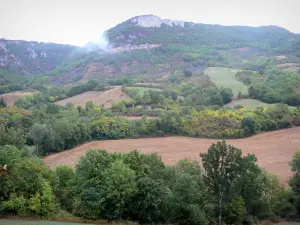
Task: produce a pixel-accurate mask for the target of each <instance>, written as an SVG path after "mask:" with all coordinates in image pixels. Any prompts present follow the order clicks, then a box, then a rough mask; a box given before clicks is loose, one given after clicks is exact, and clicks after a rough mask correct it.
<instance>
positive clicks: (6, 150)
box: [0, 145, 21, 170]
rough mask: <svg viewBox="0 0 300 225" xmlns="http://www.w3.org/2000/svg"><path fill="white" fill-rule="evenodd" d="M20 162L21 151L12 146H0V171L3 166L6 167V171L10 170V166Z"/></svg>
mask: <svg viewBox="0 0 300 225" xmlns="http://www.w3.org/2000/svg"><path fill="white" fill-rule="evenodd" d="M20 160H21V151H20V150H19V149H17V148H16V147H15V146H13V145H4V146H0V170H1V169H2V168H3V166H4V165H7V169H11V168H12V166H13V165H14V164H15V163H16V162H18V161H20Z"/></svg>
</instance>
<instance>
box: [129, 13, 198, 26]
mask: <svg viewBox="0 0 300 225" xmlns="http://www.w3.org/2000/svg"><path fill="white" fill-rule="evenodd" d="M130 21H131V22H132V23H133V24H134V25H135V26H140V27H161V26H162V25H163V24H164V25H167V26H170V27H175V26H177V27H184V26H185V23H186V22H185V21H178V20H168V19H161V18H160V17H158V16H154V15H144V16H137V17H134V18H132V19H131V20H130ZM191 24H193V23H189V25H191Z"/></svg>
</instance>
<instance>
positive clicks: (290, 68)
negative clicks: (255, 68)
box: [276, 63, 300, 72]
mask: <svg viewBox="0 0 300 225" xmlns="http://www.w3.org/2000/svg"><path fill="white" fill-rule="evenodd" d="M276 67H277V68H278V69H280V70H281V71H283V72H297V71H298V70H299V69H300V64H298V63H282V64H278V65H276Z"/></svg>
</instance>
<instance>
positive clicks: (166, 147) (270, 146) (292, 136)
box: [44, 127, 300, 184]
mask: <svg viewBox="0 0 300 225" xmlns="http://www.w3.org/2000/svg"><path fill="white" fill-rule="evenodd" d="M299 135H300V127H295V128H291V129H286V130H280V131H273V132H268V133H263V134H259V135H256V136H253V137H250V138H245V139H233V140H228V143H230V144H232V145H234V146H236V147H238V148H241V149H243V154H248V153H253V154H255V155H256V157H257V158H258V164H259V165H260V166H261V167H263V168H265V169H266V170H267V171H269V172H271V173H275V174H278V175H279V177H280V181H281V183H283V184H287V181H288V178H289V177H290V176H291V174H292V173H291V171H290V166H289V162H290V161H291V160H292V157H293V155H294V153H295V152H296V150H297V148H299V147H300V139H299ZM216 141H217V140H216V139H204V138H203V139H201V138H190V137H163V138H142V139H125V140H113V141H111V140H107V141H92V142H89V143H86V144H84V145H81V146H78V147H76V148H74V149H71V150H68V151H64V152H60V153H57V154H53V155H50V156H47V157H46V158H45V159H44V160H45V163H46V164H47V165H49V166H50V167H52V168H54V167H56V166H57V165H61V164H66V165H70V166H73V167H74V166H75V165H76V163H77V162H78V160H79V158H80V157H81V156H83V155H84V154H85V153H86V151H87V150H88V149H91V148H96V149H106V150H107V151H109V152H128V151H130V150H133V149H138V150H140V151H141V152H144V153H152V152H156V153H158V154H159V155H161V157H162V159H163V160H164V162H166V163H167V164H174V163H176V162H178V161H179V160H181V159H183V158H189V159H200V158H199V153H200V152H206V151H207V149H208V148H209V147H210V145H211V144H212V143H215V142H216Z"/></svg>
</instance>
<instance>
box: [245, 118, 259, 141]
mask: <svg viewBox="0 0 300 225" xmlns="http://www.w3.org/2000/svg"><path fill="white" fill-rule="evenodd" d="M242 129H243V132H244V136H246V137H248V136H251V135H253V134H255V133H256V121H255V119H253V118H250V117H246V118H244V119H243V120H242Z"/></svg>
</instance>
